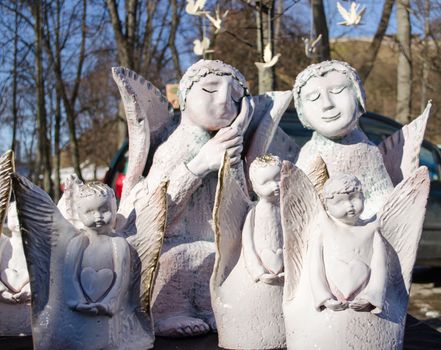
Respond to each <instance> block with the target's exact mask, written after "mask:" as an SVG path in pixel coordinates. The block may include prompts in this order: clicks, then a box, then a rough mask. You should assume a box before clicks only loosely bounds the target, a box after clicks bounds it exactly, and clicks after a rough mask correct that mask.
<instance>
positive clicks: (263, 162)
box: [249, 154, 282, 182]
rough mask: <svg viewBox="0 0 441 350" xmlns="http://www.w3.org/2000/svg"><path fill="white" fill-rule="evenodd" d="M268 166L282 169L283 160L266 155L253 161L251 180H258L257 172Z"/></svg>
mask: <svg viewBox="0 0 441 350" xmlns="http://www.w3.org/2000/svg"><path fill="white" fill-rule="evenodd" d="M267 166H275V167H279V168H282V160H281V159H280V158H279V157H277V156H275V155H273V154H264V155H263V156H259V157H257V158H256V159H254V160H253V162H252V163H251V165H250V170H249V172H250V179H251V182H254V180H255V179H256V175H257V172H258V171H259V169H262V168H265V167H267Z"/></svg>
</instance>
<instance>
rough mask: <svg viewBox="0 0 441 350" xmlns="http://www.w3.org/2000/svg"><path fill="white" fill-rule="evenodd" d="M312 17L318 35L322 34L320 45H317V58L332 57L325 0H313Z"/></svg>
mask: <svg viewBox="0 0 441 350" xmlns="http://www.w3.org/2000/svg"><path fill="white" fill-rule="evenodd" d="M311 7H312V18H313V22H314V31H315V34H316V36H318V35H320V34H321V35H322V39H321V40H320V43H319V46H318V47H317V58H316V59H317V60H318V61H319V62H321V61H326V60H330V59H331V49H330V46H329V31H328V23H327V22H326V13H325V7H324V4H323V0H311Z"/></svg>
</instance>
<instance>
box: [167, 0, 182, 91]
mask: <svg viewBox="0 0 441 350" xmlns="http://www.w3.org/2000/svg"><path fill="white" fill-rule="evenodd" d="M170 5H171V10H172V20H171V25H170V34H169V37H168V46H169V48H170V51H171V55H172V59H173V64H174V66H175V69H176V80H177V81H178V82H179V80H180V79H181V77H182V70H181V65H180V63H179V54H178V50H177V48H176V43H175V41H176V31H177V29H178V25H179V18H180V16H179V14H178V4H177V1H176V0H171V1H170Z"/></svg>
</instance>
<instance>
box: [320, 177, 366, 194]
mask: <svg viewBox="0 0 441 350" xmlns="http://www.w3.org/2000/svg"><path fill="white" fill-rule="evenodd" d="M353 192H363V189H362V186H361V182H360V180H358V178H357V177H356V176H354V175H349V174H343V173H336V174H334V175H332V176H331V177H330V178H329V179H328V180H327V181H326V182H325V185H324V186H323V197H324V198H325V199H332V198H334V196H335V195H336V194H349V193H353Z"/></svg>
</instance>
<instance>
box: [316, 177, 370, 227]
mask: <svg viewBox="0 0 441 350" xmlns="http://www.w3.org/2000/svg"><path fill="white" fill-rule="evenodd" d="M323 197H324V200H325V205H326V209H327V210H328V213H329V215H331V216H332V217H333V218H335V219H337V220H339V221H342V222H344V223H346V224H349V225H355V224H356V223H357V221H358V218H359V217H360V215H361V213H362V212H363V209H364V195H363V192H362V188H361V183H360V181H359V180H358V179H357V178H356V177H355V176H353V175H348V174H341V173H340V174H335V175H333V176H331V177H330V178H329V179H328V181H326V183H325V185H324V187H323Z"/></svg>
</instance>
